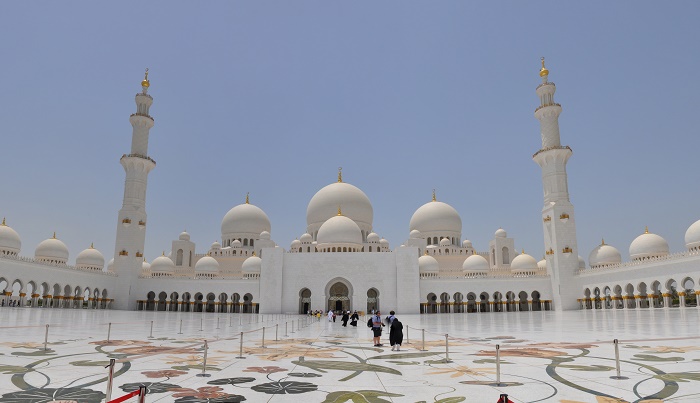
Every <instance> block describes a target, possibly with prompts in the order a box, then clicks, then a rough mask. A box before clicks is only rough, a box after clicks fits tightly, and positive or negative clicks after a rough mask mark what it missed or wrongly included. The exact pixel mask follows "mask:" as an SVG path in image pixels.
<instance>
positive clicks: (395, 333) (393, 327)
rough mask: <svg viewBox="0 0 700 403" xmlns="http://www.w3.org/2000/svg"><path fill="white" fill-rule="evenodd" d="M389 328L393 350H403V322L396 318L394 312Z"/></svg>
mask: <svg viewBox="0 0 700 403" xmlns="http://www.w3.org/2000/svg"><path fill="white" fill-rule="evenodd" d="M392 312H393V311H392ZM389 329H390V330H389V344H391V351H401V349H400V348H401V343H402V342H403V324H402V323H401V322H400V321H399V320H398V319H396V317H394V316H393V314H392V320H391V324H390V325H389Z"/></svg>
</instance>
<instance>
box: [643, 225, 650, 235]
mask: <svg viewBox="0 0 700 403" xmlns="http://www.w3.org/2000/svg"><path fill="white" fill-rule="evenodd" d="M644 233H645V234H648V233H649V226H647V225H645V226H644Z"/></svg>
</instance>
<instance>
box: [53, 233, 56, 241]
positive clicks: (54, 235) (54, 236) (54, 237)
mask: <svg viewBox="0 0 700 403" xmlns="http://www.w3.org/2000/svg"><path fill="white" fill-rule="evenodd" d="M53 239H56V231H54V232H53Z"/></svg>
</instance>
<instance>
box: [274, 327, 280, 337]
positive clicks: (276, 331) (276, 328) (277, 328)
mask: <svg viewBox="0 0 700 403" xmlns="http://www.w3.org/2000/svg"><path fill="white" fill-rule="evenodd" d="M279 327H280V325H279V323H275V341H279V339H278V338H277V333H278V331H279Z"/></svg>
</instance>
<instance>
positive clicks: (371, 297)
mask: <svg viewBox="0 0 700 403" xmlns="http://www.w3.org/2000/svg"><path fill="white" fill-rule="evenodd" d="M373 309H374V310H375V311H379V310H380V308H379V291H377V289H376V288H370V289H369V290H367V312H372V310H373Z"/></svg>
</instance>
